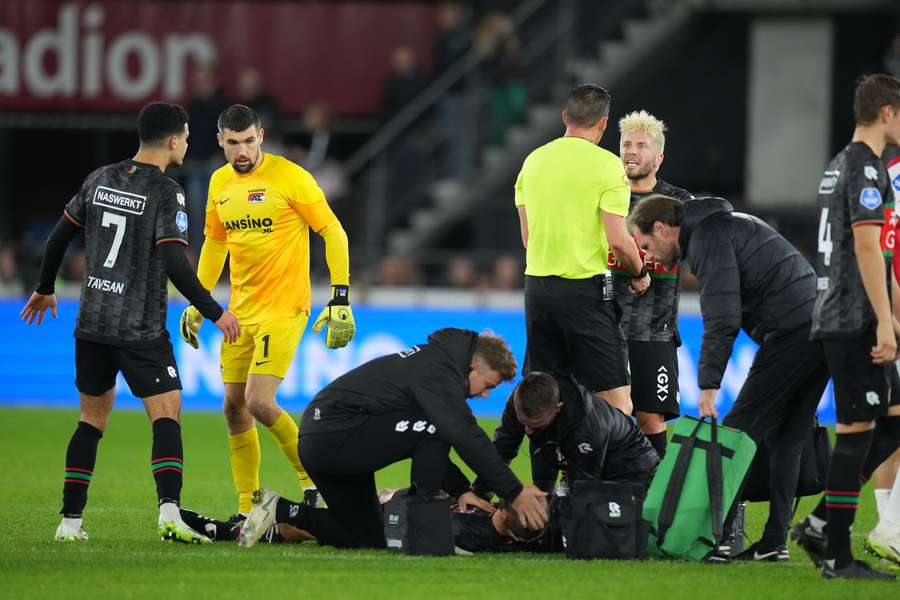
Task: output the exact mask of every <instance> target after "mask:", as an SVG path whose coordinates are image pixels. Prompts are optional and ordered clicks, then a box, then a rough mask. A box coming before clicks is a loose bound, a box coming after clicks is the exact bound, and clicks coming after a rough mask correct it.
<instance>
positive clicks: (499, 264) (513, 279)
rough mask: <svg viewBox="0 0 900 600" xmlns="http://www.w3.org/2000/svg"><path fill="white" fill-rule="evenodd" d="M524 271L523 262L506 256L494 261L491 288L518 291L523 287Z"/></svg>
mask: <svg viewBox="0 0 900 600" xmlns="http://www.w3.org/2000/svg"><path fill="white" fill-rule="evenodd" d="M523 278H524V270H523V269H522V261H520V260H519V259H518V258H516V257H514V256H510V255H509V254H505V255H503V256H500V257H498V258H497V260H495V261H494V272H493V277H492V280H491V286H492V287H493V288H494V289H498V290H517V289H520V288H521V287H522V283H523Z"/></svg>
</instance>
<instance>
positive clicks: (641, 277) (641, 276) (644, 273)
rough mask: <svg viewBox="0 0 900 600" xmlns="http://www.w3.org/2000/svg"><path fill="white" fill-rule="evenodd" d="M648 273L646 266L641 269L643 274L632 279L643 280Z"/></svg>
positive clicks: (633, 276)
mask: <svg viewBox="0 0 900 600" xmlns="http://www.w3.org/2000/svg"><path fill="white" fill-rule="evenodd" d="M647 273H648V271H647V265H644V266H642V267H641V272H640V273H638V274H637V275H632V276H631V278H632V279H643V278H644V276H645V275H646V274H647Z"/></svg>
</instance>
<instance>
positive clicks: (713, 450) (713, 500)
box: [706, 417, 723, 544]
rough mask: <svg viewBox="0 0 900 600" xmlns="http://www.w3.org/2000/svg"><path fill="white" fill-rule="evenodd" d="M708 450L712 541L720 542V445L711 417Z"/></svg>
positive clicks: (721, 522)
mask: <svg viewBox="0 0 900 600" xmlns="http://www.w3.org/2000/svg"><path fill="white" fill-rule="evenodd" d="M710 424H711V426H712V431H711V433H710V441H709V448H708V449H707V450H706V480H707V485H708V486H709V516H710V519H711V520H712V533H713V540H714V541H715V543H716V544H718V543H719V542H720V541H722V526H723V519H722V503H723V500H722V445H721V444H720V443H719V440H718V423H717V422H716V418H715V417H711V420H710Z"/></svg>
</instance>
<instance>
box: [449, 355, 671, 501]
mask: <svg viewBox="0 0 900 600" xmlns="http://www.w3.org/2000/svg"><path fill="white" fill-rule="evenodd" d="M526 435H527V436H528V440H529V443H530V445H531V461H532V473H533V476H534V481H535V484H536V485H538V487H541V488H542V489H545V490H547V491H549V490H550V489H551V487H552V485H553V483H554V482H555V479H556V474H557V473H556V470H557V469H562V470H564V471H566V476H567V479H568V480H569V482H574V481H579V480H603V481H615V482H619V483H635V484H640V485H643V486H645V488H646V487H648V486H649V485H650V479H651V477H652V476H653V473H654V472H655V471H656V467H657V465H658V464H659V455H658V454H657V453H656V451H655V450H654V449H653V446H652V445H651V444H650V442H649V441H648V440H647V438H646V437H645V436H644V435H643V434H642V433H641V431H640V429H638V428H637V426H636V425H635V424H634V422H633V421H632V420H631V419H630V418H628V417H626V416H625V415H624V414H622V412H621V411H619V410H616V409H615V408H613V407H612V406H611V405H610V404H609V403H607V402H601V401H598V400H597V399H596V398H595V397H594V396H593V395H592V394H590V393H589V392H588V391H587V390H586V389H585V388H584V387H582V386H581V385H580V384H579V383H578V382H577V381H575V379H574V378H572V376H570V375H568V374H553V375H550V374H547V373H541V372H538V371H532V372H531V373H529V374H528V375H526V376H525V377H524V378H523V379H522V381H521V382H519V385H517V386H516V389H515V390H513V393H512V394H511V395H510V397H509V400H508V401H507V403H506V407H505V408H504V409H503V416H502V417H501V420H500V425H498V426H497V429H496V430H495V431H494V442H493V443H494V447H495V448H497V452H499V453H500V456H501V457H502V458H503V459H504V460H505V461H507V462H510V461H512V459H513V458H515V457H516V455H517V454H518V453H519V446H520V445H521V443H522V439H523V438H524V437H525V436H526ZM466 487H467V481H465V478H464V476H463V475H462V473H461V472H460V471H459V469H455V468H453V469H451V472H450V474H449V475H448V477H447V479H446V481H445V489H447V491H448V492H450V493H451V494H453V495H458V494H461V493H462V492H464V491H465V489H466ZM474 489H475V493H476V494H478V495H480V496H482V497H484V496H486V495H487V493H488V490H490V488H489V486H487V485H485V482H484V481H482V480H479V481H476V483H475V488H474Z"/></svg>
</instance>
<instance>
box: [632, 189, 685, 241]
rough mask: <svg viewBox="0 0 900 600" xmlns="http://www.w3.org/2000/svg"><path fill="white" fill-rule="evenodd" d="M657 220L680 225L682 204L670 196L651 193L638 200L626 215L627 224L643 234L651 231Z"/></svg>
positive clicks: (682, 211)
mask: <svg viewBox="0 0 900 600" xmlns="http://www.w3.org/2000/svg"><path fill="white" fill-rule="evenodd" d="M657 221H659V222H660V223H665V224H666V225H669V226H671V227H680V226H681V223H682V222H683V221H684V204H682V202H681V200H678V199H677V198H672V197H671V196H664V195H662V194H652V195H650V196H647V197H646V198H644V199H643V200H641V201H640V202H638V203H637V206H635V207H634V209H633V210H632V211H631V214H630V215H628V225H629V226H630V227H631V228H632V229H637V230H638V231H640V232H641V233H643V234H645V235H646V234H649V233H650V232H651V231H653V224H654V223H656V222H657Z"/></svg>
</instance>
